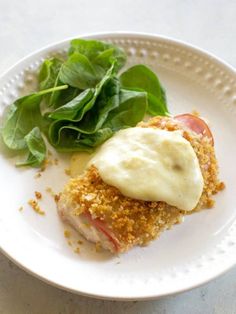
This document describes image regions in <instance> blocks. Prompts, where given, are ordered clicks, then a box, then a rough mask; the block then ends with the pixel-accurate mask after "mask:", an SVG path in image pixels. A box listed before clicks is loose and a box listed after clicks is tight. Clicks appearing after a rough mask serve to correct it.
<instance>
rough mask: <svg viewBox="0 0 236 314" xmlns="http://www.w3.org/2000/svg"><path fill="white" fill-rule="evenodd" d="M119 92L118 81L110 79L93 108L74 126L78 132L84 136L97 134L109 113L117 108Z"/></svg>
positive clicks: (113, 78)
mask: <svg viewBox="0 0 236 314" xmlns="http://www.w3.org/2000/svg"><path fill="white" fill-rule="evenodd" d="M119 91H120V83H119V80H118V79H117V78H116V77H111V78H110V79H109V80H108V81H107V82H106V84H104V86H103V87H102V89H101V92H100V94H99V95H98V98H97V100H96V102H95V103H94V106H93V107H92V108H91V109H90V110H89V111H87V113H86V114H85V115H84V117H83V119H82V120H81V121H80V122H79V123H78V124H76V126H77V128H78V130H80V132H82V133H86V134H92V133H95V132H97V131H98V130H99V129H100V128H101V127H102V125H103V123H104V122H105V120H106V119H107V116H108V114H109V112H110V111H112V110H114V109H115V108H117V107H118V106H119Z"/></svg>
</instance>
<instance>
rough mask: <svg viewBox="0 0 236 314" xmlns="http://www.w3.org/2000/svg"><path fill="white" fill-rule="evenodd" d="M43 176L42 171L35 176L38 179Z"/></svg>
mask: <svg viewBox="0 0 236 314" xmlns="http://www.w3.org/2000/svg"><path fill="white" fill-rule="evenodd" d="M41 176H42V174H41V172H37V173H36V175H35V176H34V178H35V179H37V178H40V177H41Z"/></svg>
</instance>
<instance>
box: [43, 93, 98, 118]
mask: <svg viewBox="0 0 236 314" xmlns="http://www.w3.org/2000/svg"><path fill="white" fill-rule="evenodd" d="M93 96H94V91H93V89H90V88H88V89H86V90H84V91H83V92H82V93H81V94H79V95H78V96H77V97H75V98H74V99H72V100H71V101H70V102H68V103H67V104H65V105H64V106H62V107H60V108H58V109H56V110H55V111H53V112H52V113H51V114H50V115H49V118H51V119H54V120H67V121H76V120H77V118H76V117H77V114H78V112H79V111H80V110H81V109H82V108H83V107H84V106H85V105H86V104H87V103H88V102H89V101H90V100H91V99H92V97H93Z"/></svg>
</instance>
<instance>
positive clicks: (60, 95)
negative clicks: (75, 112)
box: [38, 58, 79, 108]
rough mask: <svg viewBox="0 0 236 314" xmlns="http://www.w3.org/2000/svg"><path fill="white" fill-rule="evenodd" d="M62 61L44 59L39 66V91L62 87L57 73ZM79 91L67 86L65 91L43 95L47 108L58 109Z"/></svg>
mask: <svg viewBox="0 0 236 314" xmlns="http://www.w3.org/2000/svg"><path fill="white" fill-rule="evenodd" d="M62 64H63V61H62V60H60V59H58V58H50V59H46V60H45V61H44V63H43V64H42V65H41V68H40V71H39V76H38V81H39V90H44V89H48V88H53V87H57V86H60V85H62V82H61V81H60V79H59V73H60V70H61V67H62ZM78 93H79V90H78V89H77V88H74V87H71V86H68V89H67V90H63V91H62V90H60V91H53V92H52V93H51V94H49V95H45V97H44V98H45V101H46V104H47V106H48V107H54V108H57V107H60V106H62V105H64V104H65V103H67V102H68V101H70V100H71V99H73V98H74V97H75V96H77V94H78Z"/></svg>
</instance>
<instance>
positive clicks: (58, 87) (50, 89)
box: [38, 85, 68, 96]
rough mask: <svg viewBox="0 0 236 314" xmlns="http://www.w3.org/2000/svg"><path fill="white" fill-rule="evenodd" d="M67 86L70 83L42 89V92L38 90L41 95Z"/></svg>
mask: <svg viewBox="0 0 236 314" xmlns="http://www.w3.org/2000/svg"><path fill="white" fill-rule="evenodd" d="M67 88H68V85H60V86H56V87H52V88H48V89H44V90H41V91H40V92H38V95H39V96H41V95H45V94H49V93H52V92H57V91H59V90H63V89H67Z"/></svg>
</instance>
